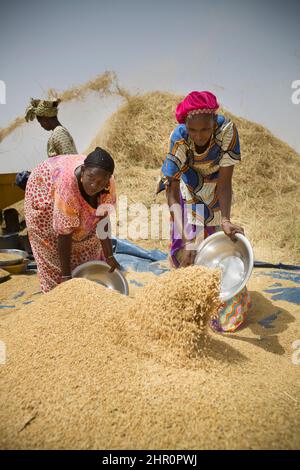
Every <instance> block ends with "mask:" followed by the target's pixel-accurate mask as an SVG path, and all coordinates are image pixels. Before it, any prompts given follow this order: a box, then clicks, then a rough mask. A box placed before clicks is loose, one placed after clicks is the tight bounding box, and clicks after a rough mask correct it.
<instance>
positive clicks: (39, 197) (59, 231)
mask: <svg viewBox="0 0 300 470" xmlns="http://www.w3.org/2000/svg"><path fill="white" fill-rule="evenodd" d="M84 159H85V156H84V155H73V156H72V158H70V156H69V155H60V156H57V157H53V158H49V159H48V160H46V161H45V162H43V163H41V164H40V165H38V166H37V167H36V168H35V169H34V170H33V171H32V173H31V175H30V177H29V180H28V183H27V186H26V193H25V203H24V209H25V219H26V225H27V228H28V234H29V239H30V243H31V247H32V251H33V255H34V257H35V260H36V262H37V268H38V275H39V279H40V283H41V288H42V291H43V292H48V291H49V290H51V289H53V288H54V287H55V286H56V285H57V284H59V283H60V282H61V266H60V259H59V255H58V235H67V234H70V233H72V254H71V270H73V269H74V268H75V267H77V266H79V265H80V264H82V263H84V262H86V261H91V260H96V259H98V260H101V259H104V256H103V252H102V247H101V243H100V240H99V239H98V238H97V236H96V225H97V223H98V222H99V219H100V217H99V216H98V215H97V214H96V211H97V209H94V208H93V207H91V206H90V205H89V204H88V203H87V201H86V200H85V199H84V198H83V197H82V195H81V193H80V191H79V187H78V182H77V178H76V176H75V173H74V172H75V169H76V168H77V167H79V166H80V165H82V164H83V161H84ZM98 202H99V205H98V208H99V206H100V205H102V204H112V205H115V203H116V193H115V183H114V178H113V177H112V178H111V179H110V184H109V188H108V190H107V191H104V192H103V193H102V194H101V195H100V196H99V200H98Z"/></svg>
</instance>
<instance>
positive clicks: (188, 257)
mask: <svg viewBox="0 0 300 470" xmlns="http://www.w3.org/2000/svg"><path fill="white" fill-rule="evenodd" d="M196 254H197V251H195V250H187V249H184V250H183V256H182V260H181V263H180V265H179V267H180V268H186V267H187V266H191V265H192V264H194V261H195V258H196Z"/></svg>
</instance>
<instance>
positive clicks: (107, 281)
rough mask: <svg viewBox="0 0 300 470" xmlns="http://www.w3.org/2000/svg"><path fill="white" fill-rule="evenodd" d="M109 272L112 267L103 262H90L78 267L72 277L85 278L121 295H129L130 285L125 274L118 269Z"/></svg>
mask: <svg viewBox="0 0 300 470" xmlns="http://www.w3.org/2000/svg"><path fill="white" fill-rule="evenodd" d="M109 270H110V266H109V265H108V264H106V263H104V262H103V261H88V262H87V263H84V264H81V265H80V266H77V268H75V269H74V270H73V272H72V277H73V278H74V277H83V278H85V279H89V280H90V281H94V282H97V284H100V285H102V286H104V287H108V288H109V289H112V290H116V291H118V292H120V293H121V294H124V295H128V293H129V288H128V283H127V281H126V279H125V277H124V276H123V274H122V273H121V272H120V271H119V270H118V269H115V270H114V272H112V273H110V272H109Z"/></svg>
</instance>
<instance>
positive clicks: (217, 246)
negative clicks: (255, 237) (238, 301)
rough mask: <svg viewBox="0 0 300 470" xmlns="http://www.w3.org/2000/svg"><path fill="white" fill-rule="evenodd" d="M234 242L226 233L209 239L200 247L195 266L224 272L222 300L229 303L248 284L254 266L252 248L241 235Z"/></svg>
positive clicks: (217, 234) (215, 234)
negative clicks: (218, 269)
mask: <svg viewBox="0 0 300 470" xmlns="http://www.w3.org/2000/svg"><path fill="white" fill-rule="evenodd" d="M236 238H237V241H236V242H233V241H231V240H230V238H229V237H228V236H227V235H225V233H224V232H217V233H214V234H213V235H210V236H209V237H207V238H206V239H205V240H204V241H203V242H202V243H201V245H200V246H199V248H198V253H197V255H196V258H195V264H198V265H202V266H206V267H208V268H220V269H221V271H222V282H221V300H222V301H228V300H229V299H231V298H232V297H234V296H235V295H236V294H238V293H239V292H240V291H241V290H242V289H243V288H244V287H245V285H246V283H247V282H248V280H249V278H250V276H251V273H252V269H253V264H254V256H253V250H252V246H251V244H250V242H249V240H248V239H247V238H246V237H245V236H244V235H241V234H237V235H236Z"/></svg>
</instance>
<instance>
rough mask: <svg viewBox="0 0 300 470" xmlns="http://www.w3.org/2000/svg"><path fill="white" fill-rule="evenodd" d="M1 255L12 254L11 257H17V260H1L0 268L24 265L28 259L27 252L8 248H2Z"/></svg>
mask: <svg viewBox="0 0 300 470" xmlns="http://www.w3.org/2000/svg"><path fill="white" fill-rule="evenodd" d="M0 253H4V254H10V255H14V256H15V259H12V260H6V261H1V260H0V266H14V265H16V264H22V263H23V262H24V260H25V259H27V258H28V253H27V251H23V250H15V249H12V248H6V249H4V248H2V249H1V250H0Z"/></svg>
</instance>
